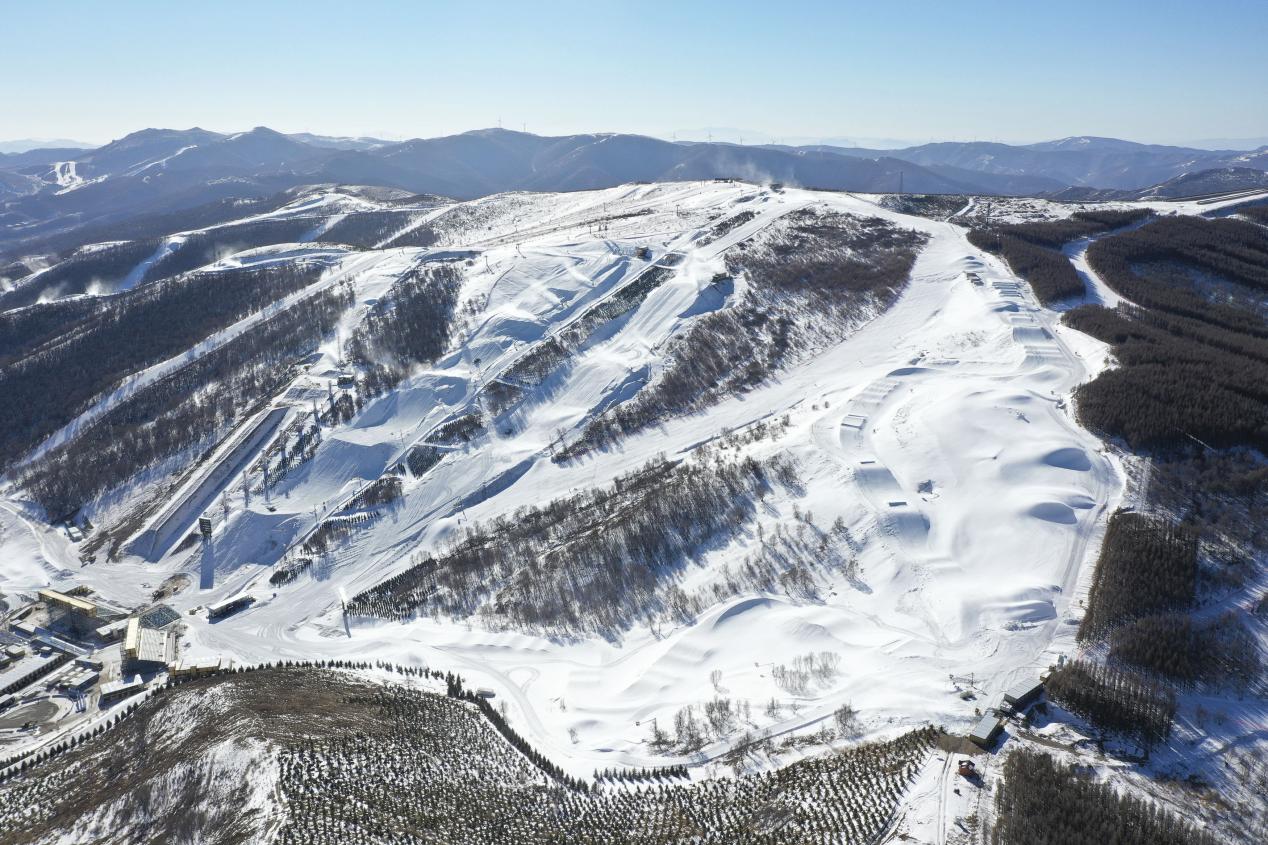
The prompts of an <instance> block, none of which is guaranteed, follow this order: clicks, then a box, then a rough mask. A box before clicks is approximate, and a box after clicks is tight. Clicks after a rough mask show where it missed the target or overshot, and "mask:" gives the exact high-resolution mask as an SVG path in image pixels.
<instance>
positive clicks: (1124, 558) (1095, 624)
mask: <svg viewBox="0 0 1268 845" xmlns="http://www.w3.org/2000/svg"><path fill="white" fill-rule="evenodd" d="M1197 578H1198V541H1197V536H1196V535H1194V533H1193V532H1192V531H1190V530H1188V529H1187V528H1185V527H1183V526H1180V525H1176V524H1174V523H1172V522H1170V521H1168V520H1165V519H1162V518H1160V517H1153V516H1146V515H1144V514H1139V513H1130V512H1125V511H1119V512H1117V513H1115V514H1114V515H1113V516H1111V517H1110V521H1109V527H1108V529H1106V532H1105V539H1104V541H1103V542H1102V544H1101V554H1100V557H1099V558H1097V561H1096V572H1095V575H1094V578H1093V581H1092V589H1091V591H1090V593H1089V595H1088V607H1087V613H1086V614H1085V615H1084V617H1083V622H1082V624H1081V625H1080V626H1079V639H1080V640H1082V641H1085V642H1086V641H1089V640H1095V639H1099V638H1101V637H1103V636H1105V635H1106V634H1108V633H1109V632H1110V631H1111V630H1112V629H1114V628H1115V627H1117V626H1118V625H1121V624H1122V623H1123V622H1128V621H1131V620H1133V619H1137V618H1139V617H1141V616H1146V615H1149V614H1154V613H1159V612H1161V611H1167V610H1183V609H1187V608H1188V607H1189V606H1190V605H1191V604H1192V603H1193V599H1194V596H1195V594H1196V592H1197Z"/></svg>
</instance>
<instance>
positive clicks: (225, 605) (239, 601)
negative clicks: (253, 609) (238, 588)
mask: <svg viewBox="0 0 1268 845" xmlns="http://www.w3.org/2000/svg"><path fill="white" fill-rule="evenodd" d="M253 601H255V597H254V596H249V595H246V594H241V595H236V596H234V597H233V598H229V599H225V600H224V601H218V602H216V603H215V604H210V605H207V613H209V614H211V615H213V616H214V615H216V614H217V613H224V612H225V611H226V610H232V609H233V608H235V607H239V606H242V605H245V604H250V603H251V602H253Z"/></svg>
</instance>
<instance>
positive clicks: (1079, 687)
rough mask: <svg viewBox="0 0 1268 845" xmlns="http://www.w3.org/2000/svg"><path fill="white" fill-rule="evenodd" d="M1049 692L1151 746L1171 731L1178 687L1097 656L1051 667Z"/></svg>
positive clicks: (1073, 710)
mask: <svg viewBox="0 0 1268 845" xmlns="http://www.w3.org/2000/svg"><path fill="white" fill-rule="evenodd" d="M1044 689H1045V690H1046V691H1047V693H1048V697H1049V698H1050V699H1052V700H1053V701H1055V702H1056V703H1057V704H1060V705H1061V706H1062V707H1064V708H1065V709H1066V710H1069V711H1070V712H1071V713H1073V714H1075V715H1076V716H1081V717H1082V718H1084V719H1087V720H1088V721H1089V722H1091V723H1092V724H1093V725H1095V726H1096V727H1098V728H1100V729H1101V730H1105V731H1115V732H1118V733H1123V734H1126V735H1128V736H1132V737H1135V738H1136V739H1137V740H1138V741H1139V742H1140V743H1141V744H1142V745H1144V746H1145V747H1146V748H1148V747H1151V746H1154V745H1157V744H1158V743H1160V742H1162V741H1164V740H1165V739H1166V738H1167V737H1168V736H1170V735H1171V723H1172V720H1173V719H1174V718H1175V713H1176V697H1175V693H1174V692H1172V691H1171V689H1170V688H1169V687H1168V686H1166V685H1165V684H1163V683H1162V682H1160V681H1158V680H1156V679H1154V678H1151V677H1149V676H1148V675H1144V674H1140V673H1136V672H1131V671H1128V670H1126V669H1120V668H1118V667H1115V666H1110V665H1107V664H1105V663H1097V662H1095V661H1092V660H1068V661H1066V662H1065V664H1064V665H1062V666H1060V667H1058V668H1057V669H1056V670H1055V671H1054V672H1052V673H1051V674H1050V675H1049V676H1048V678H1047V680H1046V681H1044Z"/></svg>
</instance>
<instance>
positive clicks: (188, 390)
mask: <svg viewBox="0 0 1268 845" xmlns="http://www.w3.org/2000/svg"><path fill="white" fill-rule="evenodd" d="M354 300H355V296H354V294H353V292H352V290H351V289H350V288H349V287H348V286H346V285H336V286H335V287H333V288H331V289H329V290H326V291H323V292H322V293H319V294H317V295H315V296H313V297H310V298H308V299H306V300H302V301H301V302H298V303H296V304H295V305H293V306H291V307H290V308H288V309H287V310H285V311H283V312H281V313H280V314H277V315H275V316H273V317H270V318H269V319H267V320H264V321H261V322H260V323H259V324H258V325H256V326H253V327H252V328H251V329H249V330H248V331H246V332H243V333H242V334H241V335H239V336H238V337H236V338H234V339H233V340H231V341H229V342H228V343H226V344H224V345H223V346H221V347H220V348H218V349H216V350H215V351H213V352H210V353H208V354H207V355H204V356H203V357H201V358H199V359H197V360H196V361H194V362H192V363H190V364H188V365H187V366H185V367H182V368H181V369H179V370H177V371H176V372H175V373H172V374H171V375H169V376H167V377H166V378H163V379H160V380H158V381H156V382H154V383H153V384H151V385H147V386H146V387H144V388H142V389H141V390H139V391H137V393H135V394H134V395H132V396H131V397H129V398H128V399H127V400H125V401H123V402H120V403H118V404H116V405H114V406H113V407H111V408H110V409H109V410H108V411H106V413H105V414H104V415H103V416H102V417H100V418H99V419H97V420H96V421H94V422H93V423H92V425H91V426H90V427H89V428H88V430H87V431H85V432H81V433H79V434H78V435H77V436H76V437H75V439H73V440H71V441H69V442H68V443H65V444H63V445H62V446H59V447H58V448H56V449H53V450H51V451H49V452H48V453H46V454H45V455H43V456H41V457H40V458H39V459H37V460H35V461H32V462H31V463H30V464H29V465H27V466H25V467H23V468H22V471H21V474H20V476H19V483H20V484H21V486H22V488H23V489H24V490H25V491H26V493H27V494H28V495H29V496H30V497H31V499H32V500H33V501H35V502H36V503H37V504H39V505H40V506H41V507H43V508H44V510H45V512H46V513H48V514H49V515H50V516H52V517H57V516H60V515H63V514H68V513H73V512H74V511H76V510H78V509H79V508H80V507H81V506H82V505H84V504H86V503H88V502H90V501H92V500H93V499H95V498H96V497H97V496H100V495H101V494H102V493H105V492H108V491H110V490H114V489H115V488H117V487H119V486H120V485H122V484H124V483H125V482H126V481H127V480H128V479H130V478H133V477H134V476H136V475H137V473H139V472H141V471H142V470H144V469H147V468H149V467H153V466H156V465H158V464H160V463H162V462H163V461H164V460H166V459H168V458H171V457H173V456H175V455H178V454H180V453H182V452H191V451H192V452H193V453H195V454H196V453H201V452H202V451H204V450H207V449H210V448H212V447H213V446H214V445H215V443H216V442H218V441H219V440H220V439H222V438H223V437H224V436H225V435H226V434H228V432H229V431H230V430H231V429H232V428H233V426H234V425H235V424H236V423H237V422H239V421H240V420H241V419H242V418H243V417H244V415H245V414H247V413H249V412H251V411H252V410H254V409H255V408H257V407H259V406H260V405H261V403H263V402H265V401H267V400H269V399H270V398H272V397H273V396H274V395H276V394H277V392H278V391H280V390H281V389H282V388H283V387H284V386H285V385H286V384H287V383H289V382H290V381H291V380H292V379H293V378H294V377H295V374H296V372H295V370H294V368H293V367H292V366H291V364H292V362H293V361H295V360H296V359H297V358H299V357H300V356H301V355H302V354H304V353H305V352H308V351H311V350H313V349H315V348H316V347H317V344H318V343H319V342H320V341H321V339H322V337H323V336H324V335H326V334H327V333H329V332H330V331H332V330H333V329H334V326H335V324H336V322H337V321H338V319H339V316H340V315H341V314H342V313H343V312H344V311H345V310H346V309H347V308H349V307H350V306H351V305H352V303H353V301H354Z"/></svg>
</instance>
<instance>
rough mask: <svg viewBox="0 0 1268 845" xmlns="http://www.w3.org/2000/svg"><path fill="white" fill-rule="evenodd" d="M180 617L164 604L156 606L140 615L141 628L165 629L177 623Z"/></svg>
mask: <svg viewBox="0 0 1268 845" xmlns="http://www.w3.org/2000/svg"><path fill="white" fill-rule="evenodd" d="M180 618H181V615H180V614H179V613H177V612H176V611H175V610H172V609H171V608H170V607H168V606H167V605H165V604H156V605H154V606H153V607H151V608H150V609H149V610H147V611H145V612H144V613H142V614H141V615H140V620H141V626H142V627H143V628H166V627H167V626H168V625H171V624H172V623H173V622H179V621H180Z"/></svg>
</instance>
